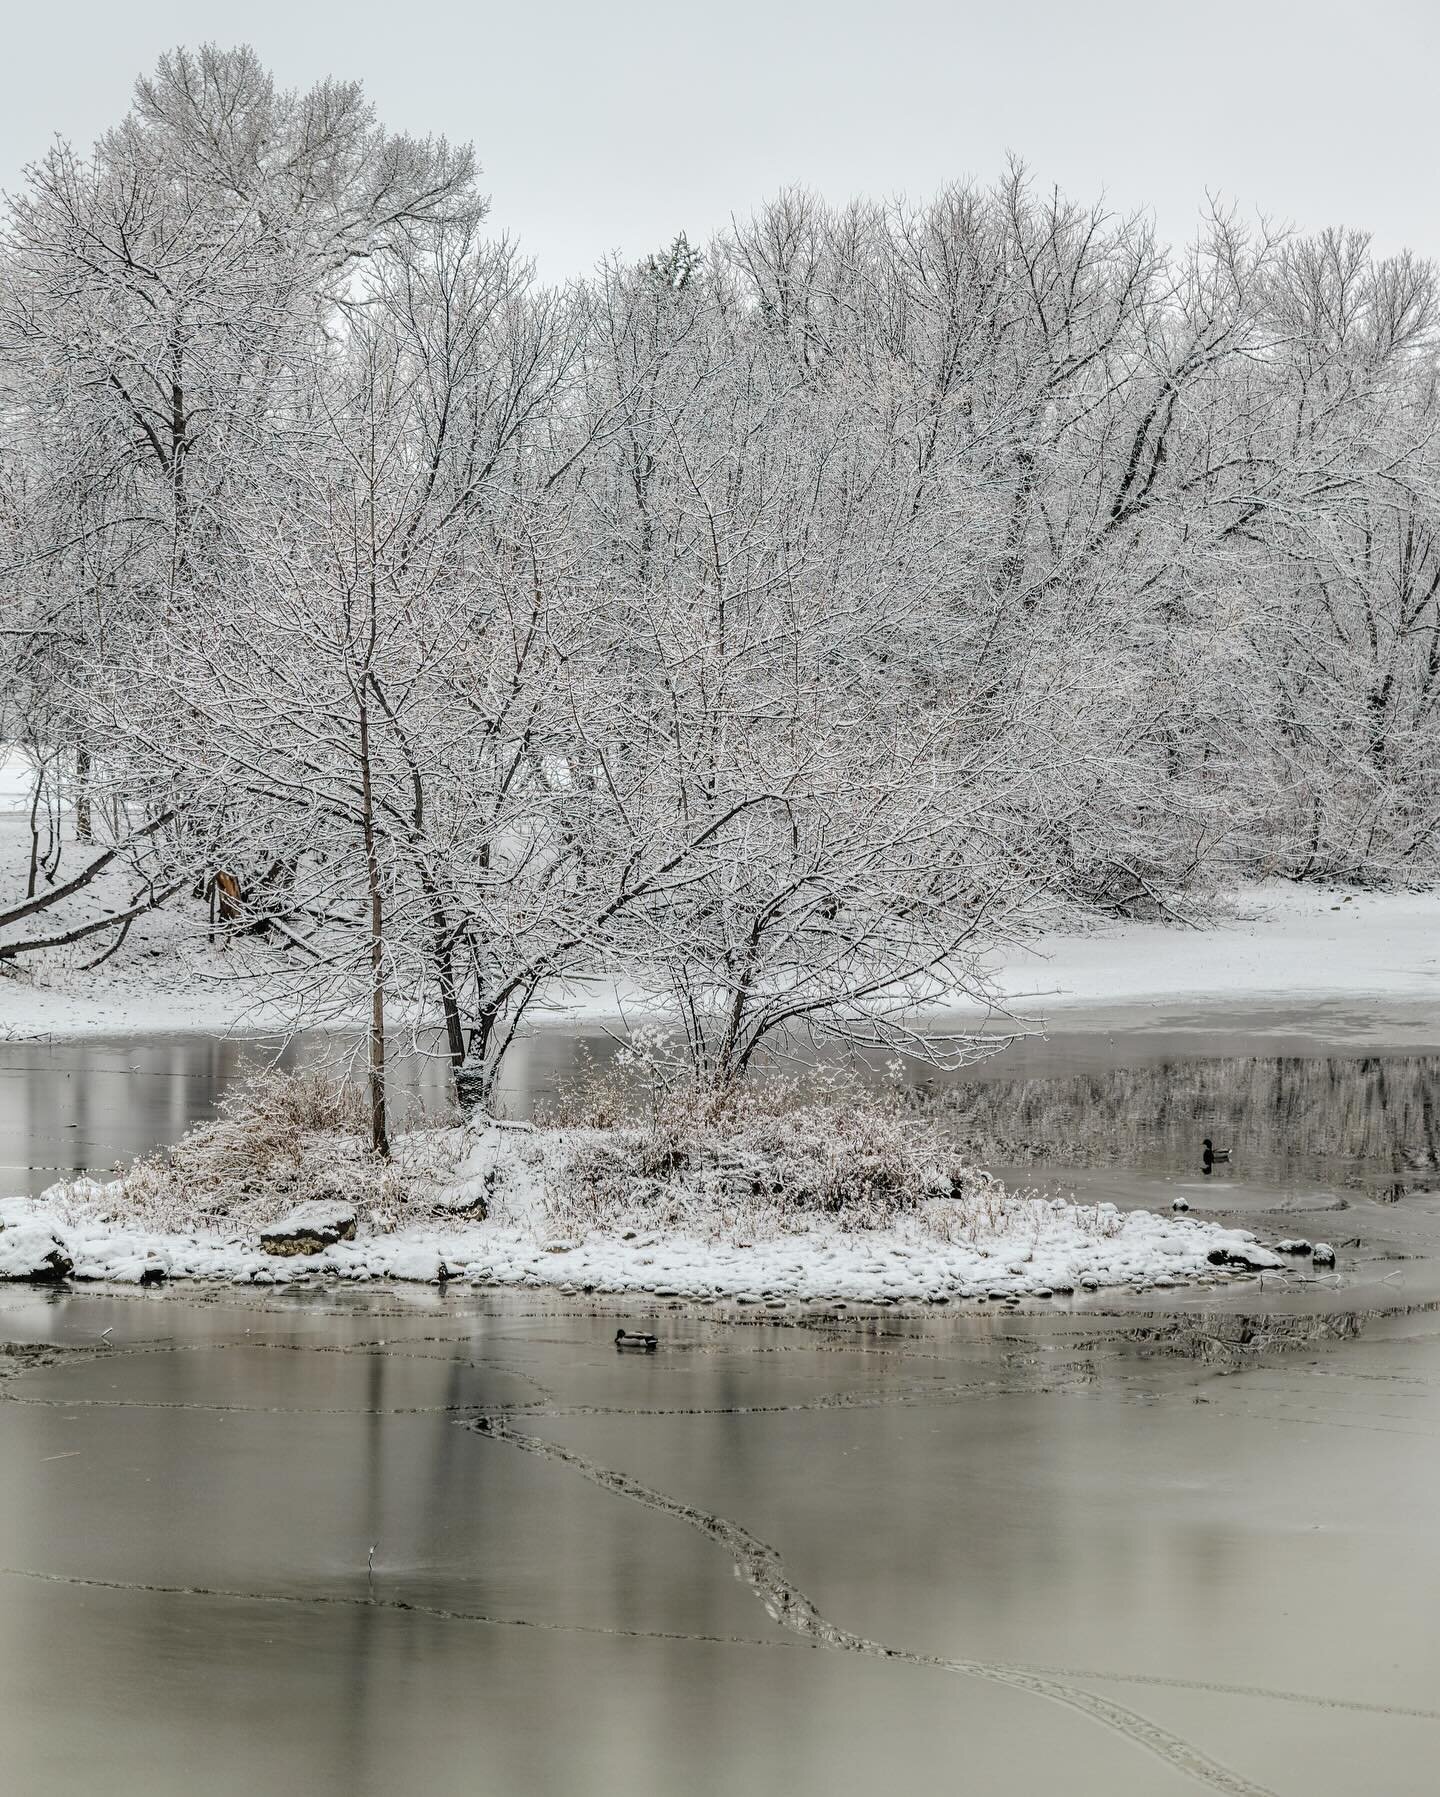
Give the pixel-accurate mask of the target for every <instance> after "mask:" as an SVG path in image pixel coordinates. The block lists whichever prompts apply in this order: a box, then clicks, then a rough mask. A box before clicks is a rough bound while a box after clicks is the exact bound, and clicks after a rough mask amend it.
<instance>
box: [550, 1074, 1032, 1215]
mask: <svg viewBox="0 0 1440 1797" xmlns="http://www.w3.org/2000/svg"><path fill="white" fill-rule="evenodd" d="M590 1091H591V1098H590V1101H589V1102H588V1103H587V1100H586V1095H585V1093H580V1094H572V1095H570V1097H569V1098H568V1099H567V1101H566V1102H565V1104H564V1105H563V1106H562V1107H560V1109H559V1112H558V1114H559V1115H563V1117H564V1119H565V1121H566V1122H567V1123H569V1124H570V1125H571V1126H572V1127H573V1128H574V1130H575V1134H574V1142H573V1146H572V1147H571V1150H570V1152H569V1153H568V1154H567V1155H565V1156H563V1157H562V1158H561V1160H560V1161H559V1163H558V1166H557V1170H556V1173H555V1176H554V1177H553V1178H552V1181H551V1189H550V1195H549V1200H548V1204H549V1209H550V1211H551V1213H552V1220H553V1221H554V1222H556V1223H557V1224H564V1225H568V1226H569V1227H571V1228H584V1227H589V1226H598V1227H604V1226H607V1225H612V1224H615V1223H618V1222H621V1221H624V1220H627V1219H628V1220H637V1221H644V1222H646V1223H647V1224H649V1225H651V1226H669V1227H686V1228H696V1227H699V1228H702V1229H705V1228H708V1229H726V1228H731V1227H746V1228H757V1229H764V1228H767V1227H784V1226H785V1225H786V1224H787V1223H788V1222H795V1223H801V1222H803V1221H804V1220H808V1219H816V1218H825V1219H829V1220H830V1221H832V1222H833V1223H835V1224H836V1225H837V1226H838V1227H839V1228H841V1229H846V1230H855V1229H881V1228H885V1227H887V1226H889V1225H891V1224H893V1223H894V1222H895V1221H896V1220H897V1218H900V1217H903V1216H913V1217H923V1218H924V1219H925V1220H926V1221H927V1222H940V1221H941V1219H942V1218H943V1219H944V1223H943V1227H944V1229H945V1231H946V1233H947V1234H949V1233H952V1232H955V1231H958V1232H960V1233H965V1231H966V1229H967V1228H968V1227H976V1226H979V1227H988V1226H990V1225H991V1224H993V1222H994V1220H995V1213H996V1211H997V1208H998V1207H1002V1206H1003V1205H1004V1204H1005V1202H1006V1194H1005V1193H1004V1191H1003V1190H1002V1188H1001V1187H1000V1186H999V1185H998V1183H997V1182H996V1181H995V1180H994V1179H992V1178H991V1176H990V1175H989V1174H988V1173H985V1172H983V1171H982V1170H980V1169H979V1168H976V1167H974V1166H971V1165H969V1164H967V1163H965V1162H963V1161H961V1160H960V1159H958V1158H957V1156H956V1155H955V1153H954V1150H953V1148H952V1147H951V1146H950V1145H949V1144H948V1143H947V1142H946V1140H945V1138H944V1136H943V1135H942V1134H941V1132H940V1131H939V1130H938V1129H937V1128H935V1127H934V1126H933V1125H932V1124H930V1123H927V1122H925V1121H922V1120H917V1119H916V1118H914V1117H910V1116H907V1115H905V1114H904V1113H903V1112H902V1111H901V1109H900V1108H899V1106H898V1105H897V1104H896V1103H894V1102H893V1101H892V1100H891V1099H890V1098H889V1097H888V1096H886V1095H881V1094H876V1093H872V1092H867V1091H865V1090H864V1089H862V1088H859V1087H853V1088H844V1089H841V1090H833V1091H828V1092H827V1091H819V1092H816V1091H813V1090H812V1091H806V1090H805V1089H804V1088H802V1087H800V1086H799V1085H798V1083H797V1082H793V1081H776V1082H770V1083H765V1084H757V1085H754V1086H745V1087H741V1088H740V1089H738V1090H736V1091H733V1092H731V1093H730V1094H729V1095H728V1096H727V1097H726V1098H725V1099H724V1100H723V1102H721V1101H716V1102H713V1103H711V1104H709V1105H703V1104H699V1103H697V1102H696V1099H695V1096H694V1094H693V1093H691V1092H689V1091H688V1090H686V1089H684V1088H676V1089H675V1090H673V1091H669V1092H652V1093H650V1094H648V1095H646V1096H644V1097H641V1098H640V1099H638V1100H637V1099H632V1102H631V1104H630V1106H629V1108H628V1113H627V1110H626V1107H625V1105H624V1102H623V1099H622V1097H621V1095H620V1094H619V1092H618V1091H617V1088H616V1087H615V1085H614V1084H613V1083H611V1082H604V1081H602V1082H600V1083H599V1084H598V1085H597V1086H595V1087H594V1088H593V1089H590Z"/></svg>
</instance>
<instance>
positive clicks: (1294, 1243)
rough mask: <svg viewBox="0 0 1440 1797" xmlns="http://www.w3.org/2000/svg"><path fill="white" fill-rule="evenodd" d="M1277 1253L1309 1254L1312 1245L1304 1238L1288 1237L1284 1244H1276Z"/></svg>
mask: <svg viewBox="0 0 1440 1797" xmlns="http://www.w3.org/2000/svg"><path fill="white" fill-rule="evenodd" d="M1275 1252H1276V1253H1277V1254H1309V1253H1310V1252H1311V1244H1310V1243H1309V1242H1307V1241H1306V1240H1305V1239H1304V1237H1303V1236H1295V1237H1293V1238H1291V1237H1287V1238H1286V1240H1285V1241H1283V1242H1276V1244H1275Z"/></svg>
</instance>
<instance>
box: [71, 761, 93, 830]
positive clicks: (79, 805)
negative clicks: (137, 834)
mask: <svg viewBox="0 0 1440 1797" xmlns="http://www.w3.org/2000/svg"><path fill="white" fill-rule="evenodd" d="M75 840H76V841H77V842H93V841H94V840H95V834H94V831H93V830H92V828H91V824H90V750H89V749H88V748H87V747H86V745H85V744H84V743H81V745H80V747H79V748H78V749H77V750H76V751H75Z"/></svg>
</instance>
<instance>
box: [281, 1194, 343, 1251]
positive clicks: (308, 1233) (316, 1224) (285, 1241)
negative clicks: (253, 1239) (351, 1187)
mask: <svg viewBox="0 0 1440 1797" xmlns="http://www.w3.org/2000/svg"><path fill="white" fill-rule="evenodd" d="M358 1220H359V1219H358V1218H357V1217H356V1215H355V1207H354V1206H353V1205H350V1204H342V1203H340V1202H338V1201H334V1200H331V1199H326V1198H312V1199H311V1200H310V1202H309V1203H308V1204H299V1205H297V1206H296V1207H295V1209H294V1210H292V1211H289V1212H287V1214H286V1215H285V1216H283V1217H279V1218H277V1219H276V1221H275V1222H273V1223H270V1224H268V1225H267V1226H266V1227H265V1229H264V1230H262V1231H261V1235H260V1246H261V1248H262V1249H263V1250H264V1252H265V1253H266V1254H282V1255H288V1254H319V1253H320V1251H321V1249H323V1248H331V1247H333V1246H334V1245H335V1243H336V1242H353V1241H354V1239H355V1226H356V1223H357V1222H358Z"/></svg>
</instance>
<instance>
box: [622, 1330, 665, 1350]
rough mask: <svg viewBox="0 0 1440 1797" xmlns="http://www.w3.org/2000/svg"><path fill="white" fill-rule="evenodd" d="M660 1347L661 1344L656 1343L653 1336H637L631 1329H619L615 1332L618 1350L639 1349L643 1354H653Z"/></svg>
mask: <svg viewBox="0 0 1440 1797" xmlns="http://www.w3.org/2000/svg"><path fill="white" fill-rule="evenodd" d="M659 1345H660V1344H659V1342H657V1341H656V1339H655V1337H654V1336H653V1335H637V1334H636V1333H635V1331H634V1330H631V1329H617V1330H616V1331H615V1346H616V1347H617V1348H638V1349H639V1350H640V1351H641V1353H642V1354H653V1353H654V1352H655V1350H656V1348H658V1347H659Z"/></svg>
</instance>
